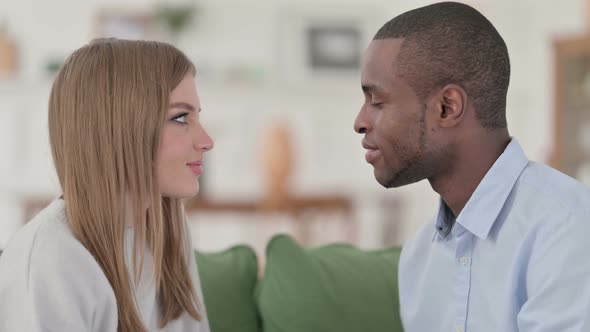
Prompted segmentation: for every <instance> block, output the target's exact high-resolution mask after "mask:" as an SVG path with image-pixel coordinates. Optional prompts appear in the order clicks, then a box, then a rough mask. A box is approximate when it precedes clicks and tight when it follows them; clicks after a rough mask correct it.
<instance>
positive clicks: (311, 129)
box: [0, 0, 585, 247]
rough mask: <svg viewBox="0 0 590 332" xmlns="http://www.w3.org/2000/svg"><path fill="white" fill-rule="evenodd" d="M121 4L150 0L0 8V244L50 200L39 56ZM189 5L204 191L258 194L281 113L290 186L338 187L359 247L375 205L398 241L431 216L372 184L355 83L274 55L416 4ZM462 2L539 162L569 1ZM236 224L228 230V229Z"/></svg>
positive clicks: (578, 27)
mask: <svg viewBox="0 0 590 332" xmlns="http://www.w3.org/2000/svg"><path fill="white" fill-rule="evenodd" d="M121 3H124V8H132V9H139V10H148V9H149V8H151V6H152V5H154V3H155V2H153V1H147V0H133V1H131V0H127V1H125V2H122V1H115V0H108V1H98V0H83V1H82V0H76V1H75V0H54V1H51V2H39V1H33V0H20V1H2V2H0V20H1V19H2V18H4V19H7V23H8V24H9V29H10V31H11V33H12V34H14V36H16V37H17V39H18V41H19V46H20V51H21V54H22V58H21V60H22V62H21V64H22V70H21V72H20V74H19V76H18V77H17V78H15V79H12V80H3V81H0V156H1V163H0V202H1V203H0V215H2V216H3V217H2V219H1V220H0V247H3V246H4V245H5V244H6V242H7V241H8V239H9V238H10V236H11V235H12V233H13V232H14V231H15V230H16V229H17V228H18V227H19V226H20V222H21V217H22V216H21V211H20V207H19V202H20V200H21V199H22V198H23V197H25V196H31V195H39V196H44V195H53V194H56V193H57V192H58V186H57V180H56V178H55V176H54V173H53V170H52V167H51V158H50V155H49V149H48V145H47V130H46V122H47V120H46V104H47V95H48V91H49V88H50V84H51V77H48V75H47V74H45V73H44V70H43V66H44V63H45V62H46V61H47V59H49V58H51V57H64V56H65V55H67V54H69V53H70V52H71V51H72V50H74V49H76V48H77V47H79V46H80V45H82V44H84V43H85V42H87V41H88V40H89V39H90V38H91V37H92V36H93V25H92V22H93V19H94V15H95V13H96V12H97V10H99V9H100V8H103V7H115V8H121V6H122V5H121ZM199 3H200V4H201V8H202V12H201V13H200V15H199V20H198V22H197V23H196V24H194V25H193V26H192V27H191V28H190V30H189V31H188V33H187V34H186V35H184V36H183V37H182V38H181V39H180V40H179V42H178V45H179V47H180V48H182V49H183V50H184V51H185V52H186V53H187V54H188V55H189V56H190V57H191V58H192V59H194V60H195V62H196V63H197V66H198V67H199V70H200V76H199V77H198V79H197V84H198V89H199V93H200V95H201V98H202V99H203V101H202V102H203V107H204V109H205V110H204V112H203V119H204V121H205V125H206V126H208V128H209V130H210V132H211V134H212V136H213V137H214V138H215V140H216V148H215V150H214V151H213V152H211V154H210V155H209V156H208V159H207V162H208V164H207V167H208V168H207V170H206V172H207V173H206V181H207V182H206V184H205V186H206V188H207V190H208V192H209V193H210V194H211V195H213V196H217V197H224V198H228V197H237V198H241V197H244V196H248V197H252V196H256V195H260V194H261V189H260V188H261V187H260V183H261V181H262V178H261V175H260V174H259V171H258V162H259V159H258V158H259V154H260V152H259V146H260V141H259V140H260V137H261V135H262V133H263V131H264V128H265V126H266V125H268V124H269V123H271V122H272V121H273V120H275V119H287V120H288V121H289V122H290V123H291V124H292V133H293V136H294V138H295V142H296V150H297V152H298V157H297V159H296V170H297V171H296V174H295V176H294V179H293V184H294V190H295V191H297V192H299V193H306V192H346V193H350V194H351V195H352V196H353V197H355V199H356V201H357V202H358V203H357V206H358V208H359V209H358V211H359V212H358V213H359V215H358V217H359V218H360V219H361V220H362V227H361V233H360V244H361V245H362V246H365V247H376V246H379V245H380V243H381V242H380V241H381V239H382V236H383V234H381V232H382V229H381V228H380V227H381V226H380V225H381V221H382V219H383V218H387V216H383V215H382V214H381V213H380V212H379V211H382V210H379V209H381V208H382V207H381V204H382V201H383V200H384V199H394V198H399V199H401V200H402V201H403V202H404V205H403V209H402V210H401V211H400V213H401V216H400V218H399V219H400V220H399V223H400V227H399V229H398V231H399V237H398V241H405V240H406V239H408V238H409V237H410V236H411V235H412V234H413V233H414V232H415V231H416V230H417V229H418V227H420V225H422V224H423V223H424V222H425V221H426V220H427V218H428V217H429V216H431V215H432V213H434V211H435V208H436V201H437V197H436V195H435V194H434V193H433V192H432V191H431V189H430V187H429V185H428V184H427V183H425V182H423V183H419V184H416V185H412V186H409V187H406V188H402V189H396V190H389V191H388V190H385V189H382V188H380V186H378V184H376V182H375V181H374V178H373V175H372V168H371V167H370V165H367V164H366V163H365V162H364V158H363V155H364V152H363V150H362V148H361V146H360V137H359V136H358V135H356V134H355V133H354V132H353V130H352V124H353V121H354V117H355V116H356V113H357V111H358V108H359V107H360V105H361V103H362V94H361V92H360V88H359V80H358V75H356V74H352V75H344V76H342V75H339V76H329V75H328V76H313V75H309V74H308V73H304V72H302V71H300V70H299V71H298V70H291V69H292V68H291V67H292V66H294V67H295V68H299V67H297V66H298V64H297V56H293V54H292V53H289V52H298V51H301V50H300V49H297V48H295V49H293V48H291V49H289V50H290V51H288V52H287V51H285V49H286V48H285V47H293V45H291V46H289V44H285V41H292V40H294V39H292V38H293V35H294V33H295V32H294V31H293V30H292V29H293V27H298V26H301V25H302V24H304V23H305V20H306V19H307V17H309V16H319V17H320V18H321V17H325V19H326V20H330V19H331V18H332V17H337V16H338V15H344V16H351V15H354V14H355V13H356V14H357V15H358V16H359V18H360V19H361V20H362V21H363V22H364V24H365V26H366V28H367V30H368V31H373V32H374V31H376V30H377V28H378V27H380V26H381V25H382V24H383V23H384V22H385V21H386V20H387V19H388V18H390V17H393V16H395V15H396V14H398V13H400V12H402V11H405V10H408V9H411V8H414V7H416V6H418V5H421V4H426V3H429V1H413V0H404V1H397V2H393V1H377V0H372V1H361V0H347V1H342V0H339V1H336V0H324V1H313V2H312V1H270V0H258V1H249V2H248V3H244V2H242V1H238V0H218V1H213V0H209V1H201V2H199ZM469 3H471V4H473V5H474V6H476V7H477V8H479V9H480V10H481V11H482V12H483V13H484V14H486V15H487V16H488V17H489V18H490V20H491V21H492V22H493V23H494V24H495V25H496V27H497V28H498V30H499V31H500V33H501V34H502V35H503V36H504V38H505V40H506V42H507V44H508V48H509V51H510V54H511V60H512V80H511V87H510V92H509V100H508V118H509V125H510V130H511V133H512V135H514V136H516V137H518V139H519V140H520V142H521V144H522V145H523V146H524V148H525V150H526V151H528V154H529V157H530V158H531V159H533V160H538V161H545V160H546V159H547V158H548V154H549V153H550V150H551V141H552V118H551V117H552V105H553V104H552V103H553V92H552V91H553V85H552V84H553V83H552V82H553V81H552V60H553V58H552V48H551V45H552V44H551V43H552V40H553V39H554V38H556V37H559V36H564V35H570V34H577V33H580V32H581V31H583V29H584V28H585V27H584V13H585V10H584V7H583V1H582V0H565V1H560V2H559V6H557V5H555V3H554V1H551V0H542V1H533V0H527V1H525V0H520V1H516V0H496V1H491V0H480V1H471V2H469ZM286 23H288V24H286ZM371 33H372V32H371ZM285 36H288V38H286V39H285ZM293 43H295V44H296V40H294V42H293ZM281 47H282V48H281ZM285 52H287V54H285ZM236 66H238V67H240V68H244V67H246V68H254V69H256V70H258V72H259V73H260V75H259V78H258V79H254V80H239V79H238V80H235V79H234V80H229V79H227V76H226V74H227V72H228V71H230V70H231V69H232V68H234V69H235V67H236ZM290 68H291V69H290ZM220 77H221V78H220ZM425 206H427V207H431V208H424V207H425ZM236 227H238V226H235V225H234V228H233V229H234V231H232V232H236V233H239V232H240V228H239V227H238V228H236ZM226 233H228V234H229V233H230V232H226ZM213 246H215V244H211V245H210V247H213Z"/></svg>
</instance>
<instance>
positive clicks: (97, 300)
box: [26, 238, 118, 332]
mask: <svg viewBox="0 0 590 332" xmlns="http://www.w3.org/2000/svg"><path fill="white" fill-rule="evenodd" d="M27 295H28V296H29V297H30V299H29V301H28V303H30V313H31V316H30V317H26V319H27V320H29V319H30V320H32V321H31V323H30V325H29V326H32V331H35V332H37V331H39V332H41V331H43V332H54V331H55V332H58V331H59V332H61V331H79V332H85V331H92V332H94V331H97V332H98V331H116V330H117V324H118V314H117V305H116V300H115V295H114V293H113V290H112V288H111V287H110V284H109V282H108V280H107V279H106V276H105V275H104V273H103V272H102V269H100V266H99V265H98V263H97V262H96V260H95V259H94V257H93V256H92V255H91V254H90V253H89V252H88V251H87V250H86V249H85V248H84V247H83V246H82V244H80V243H79V242H78V241H76V240H75V239H74V238H66V239H53V241H49V239H46V240H39V241H36V243H35V246H34V247H33V250H32V252H31V256H30V268H29V275H28V294H27Z"/></svg>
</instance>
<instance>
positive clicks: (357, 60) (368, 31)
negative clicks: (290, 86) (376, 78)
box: [276, 5, 385, 84]
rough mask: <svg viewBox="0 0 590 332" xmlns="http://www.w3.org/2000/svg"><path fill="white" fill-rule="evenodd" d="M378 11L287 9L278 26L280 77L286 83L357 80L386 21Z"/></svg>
mask: <svg viewBox="0 0 590 332" xmlns="http://www.w3.org/2000/svg"><path fill="white" fill-rule="evenodd" d="M381 12H382V11H380V10H379V9H378V8H374V7H371V6H363V7H359V6H353V5H344V6H341V7H339V8H333V7H332V8H322V7H321V6H319V7H318V6H314V7H313V8H306V7H302V6H297V7H296V6H288V5H286V6H284V7H282V8H281V10H280V14H279V15H278V17H279V19H278V21H277V22H278V23H277V29H276V33H277V38H276V39H277V51H278V52H277V54H278V56H277V73H278V75H279V78H280V79H282V80H284V81H290V82H300V83H303V84H306V83H309V82H312V81H318V80H319V81H326V80H328V81H342V80H345V81H346V80H355V79H358V75H359V72H360V65H361V59H362V55H363V53H364V50H365V49H366V47H367V45H368V44H369V42H370V41H371V39H372V37H373V35H374V34H375V32H376V31H377V30H378V29H379V27H380V26H381V24H382V23H383V21H384V19H385V18H383V17H381V16H380V14H379V13H381Z"/></svg>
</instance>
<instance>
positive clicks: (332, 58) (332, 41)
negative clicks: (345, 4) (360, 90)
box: [306, 24, 363, 70]
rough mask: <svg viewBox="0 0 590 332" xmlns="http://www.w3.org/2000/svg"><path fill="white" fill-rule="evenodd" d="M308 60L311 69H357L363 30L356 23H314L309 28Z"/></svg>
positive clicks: (307, 40) (359, 60)
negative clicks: (325, 24) (329, 24)
mask: <svg viewBox="0 0 590 332" xmlns="http://www.w3.org/2000/svg"><path fill="white" fill-rule="evenodd" d="M306 37H307V38H306V49H307V61H308V66H309V67H310V68H311V70H357V69H358V68H359V67H360V62H361V50H362V47H363V45H362V31H361V30H360V29H359V27H358V26H355V25H354V24H341V25H331V26H323V25H315V26H314V25H312V26H309V27H308V28H307V36H306Z"/></svg>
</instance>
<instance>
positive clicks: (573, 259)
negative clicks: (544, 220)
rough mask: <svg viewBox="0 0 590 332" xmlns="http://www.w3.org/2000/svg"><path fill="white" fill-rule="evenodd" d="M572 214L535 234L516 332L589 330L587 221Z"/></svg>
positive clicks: (582, 215) (581, 213) (589, 222)
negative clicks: (524, 296) (523, 300)
mask: <svg viewBox="0 0 590 332" xmlns="http://www.w3.org/2000/svg"><path fill="white" fill-rule="evenodd" d="M589 215H590V214H588V213H587V212H585V211H572V212H571V213H570V215H569V216H568V217H567V218H565V219H564V221H563V222H558V223H552V226H551V227H546V228H545V229H543V230H541V231H539V234H538V236H537V238H536V241H535V244H534V246H533V250H532V251H531V260H530V262H529V265H528V269H527V273H526V285H527V286H526V293H527V297H526V301H525V303H524V305H523V306H522V308H521V311H520V312H519V313H518V317H517V320H518V330H519V331H520V332H555V331H560V332H583V331H589V330H588V327H590V322H589V318H590V259H588V254H589V253H590V241H588V239H587V236H588V234H590V218H589Z"/></svg>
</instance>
